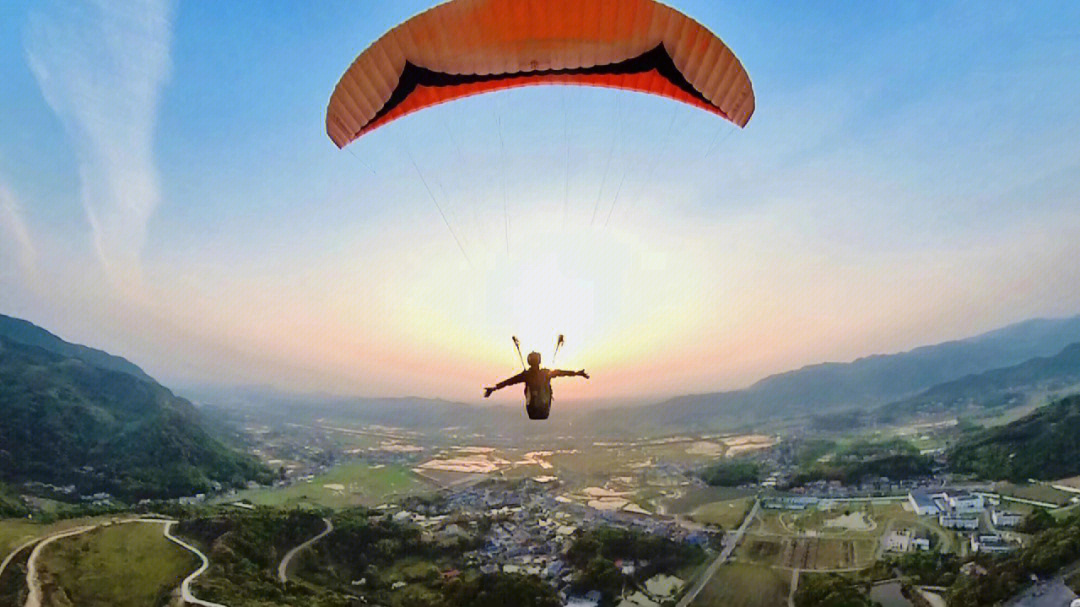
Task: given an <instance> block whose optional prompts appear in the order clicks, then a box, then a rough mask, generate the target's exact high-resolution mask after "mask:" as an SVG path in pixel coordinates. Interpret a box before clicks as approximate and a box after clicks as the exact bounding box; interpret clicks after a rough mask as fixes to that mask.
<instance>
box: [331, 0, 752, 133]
mask: <svg viewBox="0 0 1080 607" xmlns="http://www.w3.org/2000/svg"><path fill="white" fill-rule="evenodd" d="M541 84H574V85H585V86H602V87H614V88H622V89H629V90H635V91H641V92H645V93H651V94H654V95H660V96H664V97H668V98H671V99H674V100H676V101H680V102H683V103H687V104H690V105H693V106H695V107H699V108H701V109H703V110H706V111H709V112H712V113H714V114H717V115H719V116H723V117H724V118H726V119H728V120H730V121H731V122H733V123H735V124H737V125H739V126H740V127H741V126H746V123H747V122H748V121H749V120H750V116H751V115H752V114H753V113H754V91H753V88H752V86H751V84H750V79H749V77H748V76H747V74H746V70H745V69H743V66H742V64H741V63H739V60H738V59H737V58H736V57H735V55H734V54H732V52H731V51H730V50H729V49H728V47H727V46H726V45H725V44H724V43H723V42H722V41H721V40H720V39H719V38H717V37H716V36H715V35H714V34H713V33H712V32H710V31H709V30H707V29H706V28H705V27H703V26H702V25H701V24H699V23H697V22H696V21H694V20H693V19H691V18H690V17H687V16H686V15H684V14H682V13H680V12H678V11H676V10H675V9H672V8H670V7H668V6H664V5H663V4H659V3H657V2H655V1H654V0H450V1H449V2H446V3H445V4H441V5H439V6H436V7H434V8H432V9H429V10H427V11H425V12H423V13H421V14H419V15H417V16H415V17H413V18H412V19H409V20H408V21H406V22H404V23H402V24H401V25H398V26H397V27H395V28H394V29H392V30H390V31H389V32H387V33H386V34H385V35H383V36H382V38H380V39H379V40H378V41H376V42H375V43H374V44H372V45H371V46H370V47H368V48H367V50H365V51H364V52H363V53H361V54H360V56H359V57H357V58H356V60H355V61H354V62H353V64H352V65H351V66H350V67H349V69H348V70H347V71H346V72H345V74H344V75H343V76H342V77H341V80H340V81H339V82H338V84H337V87H336V88H335V89H334V93H333V95H332V96H331V97H330V104H329V107H327V110H326V132H327V134H328V135H329V136H330V139H332V140H333V141H334V143H335V144H337V146H338V147H345V146H346V145H348V144H349V143H350V142H352V141H354V140H355V139H357V138H358V137H360V136H361V135H363V134H365V133H368V132H370V131H372V130H374V129H376V128H378V127H380V126H382V125H384V124H386V123H388V122H391V121H393V120H396V119H397V118H400V117H402V116H405V115H407V114H410V113H412V112H416V111H419V110H422V109H424V108H427V107H430V106H433V105H437V104H440V103H445V102H447V101H451V100H453V99H459V98H461V97H467V96H469V95H477V94H480V93H484V92H489V91H494V90H499V89H506V88H513V87H519V86H530V85H541Z"/></svg>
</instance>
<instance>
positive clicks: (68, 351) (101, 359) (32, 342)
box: [0, 314, 154, 382]
mask: <svg viewBox="0 0 1080 607" xmlns="http://www.w3.org/2000/svg"><path fill="white" fill-rule="evenodd" d="M0 337H6V338H8V339H10V340H11V341H14V342H18V343H20V344H26V345H28V346H37V347H39V348H42V349H44V350H48V351H49V352H54V353H56V354H59V355H61V356H63V357H64V358H75V359H78V360H81V361H83V362H84V363H86V364H88V365H92V366H94V367H97V368H99V369H106V370H109V371H119V372H121V373H127V374H128V375H131V376H134V377H137V378H139V379H141V380H144V381H149V382H152V381H154V379H153V378H152V377H150V376H149V375H147V374H146V372H145V371H143V370H142V369H140V368H139V367H138V366H137V365H135V363H132V362H131V361H129V360H127V359H124V358H121V357H119V356H114V355H112V354H109V353H108V352H102V351H101V350H97V349H94V348H88V347H86V346H80V345H79V344H73V343H70V342H66V341H64V340H62V339H60V338H59V337H57V336H55V335H53V334H52V333H50V332H48V331H46V330H45V329H42V328H41V327H39V326H37V325H35V324H34V323H31V322H28V321H25V320H22V319H21V318H12V317H10V316H4V315H3V314H0Z"/></svg>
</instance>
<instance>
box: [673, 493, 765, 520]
mask: <svg viewBox="0 0 1080 607" xmlns="http://www.w3.org/2000/svg"><path fill="white" fill-rule="evenodd" d="M754 493H755V492H754V491H753V490H752V489H741V488H737V487H708V486H689V487H680V488H679V489H678V497H673V498H670V499H667V500H664V502H663V505H664V511H665V512H666V513H668V514H689V513H691V512H693V511H694V510H696V509H697V508H700V507H702V506H705V505H707V504H711V503H716V502H726V501H730V500H736V499H740V498H749V497H753V496H754Z"/></svg>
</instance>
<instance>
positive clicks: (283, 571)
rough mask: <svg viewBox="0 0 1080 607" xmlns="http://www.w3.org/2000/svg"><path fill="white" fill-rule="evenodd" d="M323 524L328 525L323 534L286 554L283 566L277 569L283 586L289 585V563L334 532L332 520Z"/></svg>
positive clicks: (282, 562) (282, 561)
mask: <svg viewBox="0 0 1080 607" xmlns="http://www.w3.org/2000/svg"><path fill="white" fill-rule="evenodd" d="M323 522H324V523H326V529H323V531H322V532H321V533H319V534H318V535H316V536H315V537H313V538H311V539H310V540H308V541H306V542H304V543H303V544H300V545H299V546H297V547H295V548H293V549H292V550H290V551H289V552H288V553H286V554H285V558H283V559H281V564H280V565H278V568H277V574H278V580H279V581H280V582H281V583H282V584H285V583H287V582H288V581H289V575H288V573H289V563H290V562H291V561H292V559H293V557H294V556H296V555H297V554H299V553H300V552H302V551H304V550H305V549H306V548H307V547H309V546H311V545H312V544H314V543H315V542H317V541H319V540H321V539H323V538H324V537H326V536H327V535H329V534H330V532H331V531H333V530H334V523H331V522H330V519H328V518H324V519H323Z"/></svg>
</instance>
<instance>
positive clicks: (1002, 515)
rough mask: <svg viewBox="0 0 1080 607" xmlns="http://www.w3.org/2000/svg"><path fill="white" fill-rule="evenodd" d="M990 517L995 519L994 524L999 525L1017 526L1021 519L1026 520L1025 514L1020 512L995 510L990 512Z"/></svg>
mask: <svg viewBox="0 0 1080 607" xmlns="http://www.w3.org/2000/svg"><path fill="white" fill-rule="evenodd" d="M990 519H991V520H993V521H994V524H995V525H997V526H998V527H1015V526H1016V525H1019V524H1020V521H1022V520H1024V515H1022V514H1020V513H1019V512H1008V511H1005V510H994V511H993V512H991V513H990Z"/></svg>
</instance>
